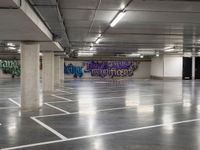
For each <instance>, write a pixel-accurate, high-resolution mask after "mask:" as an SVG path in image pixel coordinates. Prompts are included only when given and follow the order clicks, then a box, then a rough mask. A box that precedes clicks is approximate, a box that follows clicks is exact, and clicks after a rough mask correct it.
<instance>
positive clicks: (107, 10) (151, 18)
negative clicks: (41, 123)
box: [59, 0, 200, 54]
mask: <svg viewBox="0 0 200 150" xmlns="http://www.w3.org/2000/svg"><path fill="white" fill-rule="evenodd" d="M124 6H126V7H125V11H126V15H125V17H123V18H122V20H120V22H119V23H118V24H117V25H116V26H115V27H114V28H111V27H110V23H111V21H112V20H113V18H114V17H115V16H116V14H117V13H118V12H119V11H120V10H121V9H122V8H123V7H124ZM59 7H60V10H61V13H62V15H63V19H64V21H65V26H66V29H67V31H68V35H69V40H70V42H71V45H72V48H73V49H84V50H85V49H89V47H90V45H91V43H94V42H95V40H96V39H97V36H98V34H99V33H102V41H101V42H100V43H99V44H94V50H97V51H98V53H103V54H108V53H113V54H117V53H119V54H120V53H132V52H134V51H137V50H138V49H146V50H149V49H154V50H156V51H163V49H164V48H165V47H168V46H175V47H179V49H182V48H183V49H184V50H185V51H188V50H189V51H190V50H192V49H193V48H194V47H197V48H196V49H199V48H198V47H199V46H200V45H199V44H198V43H199V42H198V41H199V40H200V20H199V18H200V1H199V0H59Z"/></svg>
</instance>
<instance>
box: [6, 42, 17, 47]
mask: <svg viewBox="0 0 200 150" xmlns="http://www.w3.org/2000/svg"><path fill="white" fill-rule="evenodd" d="M7 46H12V47H14V46H15V44H13V43H10V42H9V43H7Z"/></svg>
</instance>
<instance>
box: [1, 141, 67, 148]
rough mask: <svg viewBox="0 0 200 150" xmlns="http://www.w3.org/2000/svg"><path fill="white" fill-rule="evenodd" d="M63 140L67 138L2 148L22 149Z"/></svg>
mask: <svg viewBox="0 0 200 150" xmlns="http://www.w3.org/2000/svg"><path fill="white" fill-rule="evenodd" d="M61 142H65V140H55V141H48V142H40V143H35V144H27V145H22V146H15V147H10V148H2V149H1V150H13V149H21V148H28V147H35V146H41V145H48V144H54V143H61Z"/></svg>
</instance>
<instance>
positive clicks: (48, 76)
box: [42, 52, 54, 92]
mask: <svg viewBox="0 0 200 150" xmlns="http://www.w3.org/2000/svg"><path fill="white" fill-rule="evenodd" d="M42 85H43V91H44V92H53V91H54V52H45V53H43V71H42Z"/></svg>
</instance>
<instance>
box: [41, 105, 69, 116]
mask: <svg viewBox="0 0 200 150" xmlns="http://www.w3.org/2000/svg"><path fill="white" fill-rule="evenodd" d="M44 104H45V105H47V106H49V107H51V108H54V109H56V110H59V111H61V112H64V113H66V114H70V112H68V111H65V110H63V109H61V108H58V107H56V106H53V105H51V104H48V103H44Z"/></svg>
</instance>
